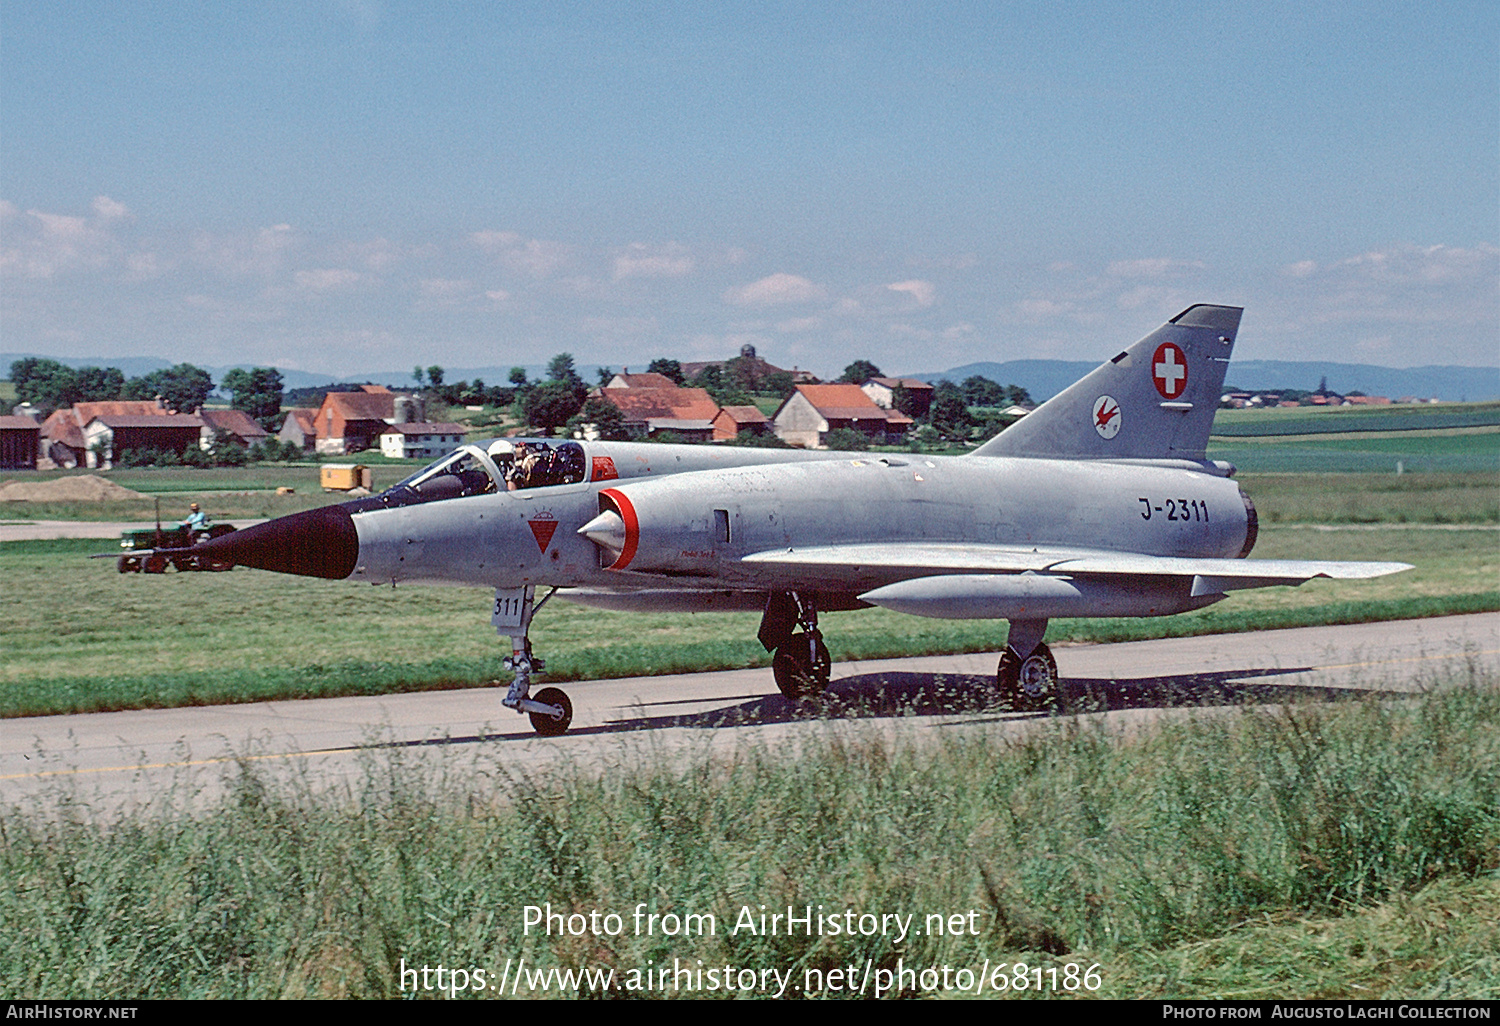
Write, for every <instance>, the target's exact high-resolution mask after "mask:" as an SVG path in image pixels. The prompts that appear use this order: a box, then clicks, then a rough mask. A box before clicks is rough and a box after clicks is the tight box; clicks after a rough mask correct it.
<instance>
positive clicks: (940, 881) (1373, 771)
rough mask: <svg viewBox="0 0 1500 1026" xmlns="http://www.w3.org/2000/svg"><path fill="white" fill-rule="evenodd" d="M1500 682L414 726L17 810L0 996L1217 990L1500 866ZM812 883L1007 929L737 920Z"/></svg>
mask: <svg viewBox="0 0 1500 1026" xmlns="http://www.w3.org/2000/svg"><path fill="white" fill-rule="evenodd" d="M1495 684H1496V681H1494V680H1478V681H1473V682H1470V684H1469V685H1468V686H1459V687H1454V688H1450V689H1444V690H1441V691H1437V692H1433V693H1430V694H1427V695H1426V696H1424V697H1422V698H1420V699H1417V700H1414V701H1402V702H1394V703H1392V702H1379V701H1375V700H1373V699H1366V700H1359V701H1348V702H1343V703H1337V704H1334V705H1325V706H1314V705H1298V706H1285V707H1282V708H1246V709H1242V710H1239V711H1234V710H1217V711H1198V712H1193V713H1190V712H1182V713H1180V714H1178V715H1176V716H1172V717H1163V718H1162V719H1160V720H1158V721H1157V722H1156V723H1154V724H1153V725H1150V726H1147V727H1137V728H1135V729H1134V730H1132V731H1131V732H1129V733H1127V734H1121V733H1120V731H1119V729H1117V728H1115V727H1111V726H1109V725H1107V724H1106V722H1105V721H1104V720H1103V719H1101V718H1078V719H1072V718H1060V719H1057V720H1052V721H1047V722H1041V723H1035V724H1032V725H1030V727H1029V729H1017V725H1016V724H1015V723H1010V724H995V723H989V724H984V723H982V722H973V721H971V722H970V724H969V726H967V727H964V726H950V727H947V728H942V729H934V728H926V729H924V730H919V729H917V728H915V727H913V728H911V729H899V727H898V729H896V730H893V731H882V730H879V729H877V728H874V727H871V726H869V725H868V724H847V723H841V724H832V723H829V724H824V725H821V726H820V725H819V724H817V723H816V722H814V723H809V724H807V725H805V726H804V727H803V728H802V729H801V730H800V731H796V732H792V733H791V734H778V735H775V736H776V737H778V738H782V740H777V741H771V740H769V739H768V736H765V735H759V734H757V733H755V732H750V733H749V734H748V735H747V737H746V738H745V739H744V742H743V743H740V744H738V745H737V746H734V745H730V746H723V745H719V746H715V747H713V748H710V747H708V745H707V743H706V742H705V743H704V745H703V746H702V747H701V748H690V749H689V751H688V752H687V753H685V754H684V753H683V752H681V751H665V750H662V749H660V748H659V747H658V746H659V741H658V740H656V739H657V738H659V737H660V735H651V736H650V737H649V738H648V739H647V740H645V741H643V742H641V743H639V744H636V745H631V744H628V743H627V744H626V745H625V746H624V747H622V748H621V749H619V750H617V751H616V752H615V754H614V755H612V756H609V757H607V761H608V762H610V764H611V768H610V770H609V771H608V772H605V773H600V772H599V771H598V770H597V769H596V768H592V767H583V766H569V765H566V764H564V765H562V766H561V767H555V768H553V769H550V770H549V771H548V772H547V773H546V774H545V775H543V774H540V773H538V774H534V775H533V774H515V773H511V772H507V771H506V770H505V769H503V768H501V767H499V766H498V765H496V764H493V763H487V762H486V761H485V760H484V759H482V758H480V759H476V761H475V763H474V764H473V765H471V766H469V767H467V768H465V769H463V770H461V771H456V770H452V769H446V770H445V769H437V768H433V764H432V763H429V762H421V761H419V760H418V759H417V757H416V756H414V755H413V753H412V752H411V751H402V750H394V751H393V750H382V751H379V752H372V753H371V754H370V756H369V759H368V763H367V765H366V766H365V767H364V772H363V774H362V776H361V777H360V783H359V784H358V785H356V786H354V787H353V788H352V789H351V790H350V791H348V792H346V793H339V794H333V793H327V792H321V793H320V792H318V791H316V789H314V788H313V787H312V786H311V785H310V784H309V783H307V782H305V781H297V780H294V781H293V782H291V783H286V782H278V781H277V780H274V779H272V778H270V777H268V776H263V775H262V774H261V771H258V770H257V769H256V768H255V764H253V763H251V762H248V761H247V762H245V763H244V764H242V765H241V766H240V767H239V768H238V769H237V770H236V771H235V780H234V783H233V786H232V788H231V796H230V797H229V798H228V799H226V800H224V801H222V802H220V803H218V804H217V805H216V806H215V807H214V808H212V809H210V810H208V811H206V812H200V813H198V814H194V815H187V814H182V813H179V814H177V815H175V816H165V815H158V816H156V817H146V816H140V817H137V818H134V819H131V820H129V821H128V822H125V823H123V824H117V825H115V826H112V827H105V826H99V825H90V824H87V823H77V822H70V821H68V820H67V819H66V817H59V816H56V815H52V816H39V815H35V814H33V815H30V816H28V815H22V814H20V813H17V812H11V813H9V814H7V815H5V816H4V817H3V818H0V841H3V844H0V872H3V873H4V877H5V879H6V880H7V881H8V884H9V886H8V887H6V888H5V889H4V890H3V891H0V895H3V897H0V926H3V929H0V980H3V985H0V989H3V991H4V992H5V993H6V994H7V995H8V996H22V995H24V996H31V997H63V996H68V997H90V998H105V997H179V996H182V997H187V996H194V997H199V996H215V997H273V996H314V997H317V996H361V997H390V996H396V995H397V994H399V993H400V988H401V980H400V977H399V967H400V964H401V961H402V960H403V959H404V960H405V963H406V964H407V965H408V966H410V965H412V964H427V965H431V966H436V965H437V964H439V963H442V964H444V965H446V966H449V967H454V966H460V967H470V968H475V967H479V968H486V969H488V970H490V971H492V972H494V973H497V974H498V972H499V971H500V968H501V966H502V965H504V964H505V962H506V960H507V959H516V958H519V957H521V956H525V957H526V958H527V959H528V960H530V961H531V963H532V964H536V965H564V966H575V965H579V964H583V963H588V964H590V965H593V966H612V967H614V968H616V969H617V970H618V971H619V972H622V973H623V972H624V971H626V970H627V969H629V968H632V967H645V966H646V965H647V964H648V961H649V962H651V963H653V964H657V965H660V964H662V963H663V962H670V961H671V960H672V959H673V958H681V959H684V960H687V961H693V960H697V959H702V960H703V961H704V963H706V964H709V965H713V964H724V963H728V964H731V965H734V966H771V965H774V966H777V967H778V968H781V969H782V970H783V971H785V970H792V971H794V972H795V973H796V974H797V978H798V980H799V981H800V979H801V973H802V972H803V970H804V969H805V968H808V967H819V968H832V967H836V966H840V965H847V964H849V963H851V962H854V963H858V964H861V965H862V964H863V962H864V960H865V959H866V958H868V959H872V960H874V962H875V964H877V965H880V966H885V967H891V966H894V965H895V964H896V962H897V960H898V959H904V960H905V964H906V965H908V966H910V965H913V964H916V965H928V964H941V963H944V962H947V963H950V964H953V965H959V964H965V965H970V964H971V965H972V966H974V967H976V968H977V967H978V966H979V964H980V963H981V962H983V961H984V960H985V959H990V960H992V961H993V962H1016V961H1026V962H1028V963H1030V964H1032V965H1038V964H1040V965H1059V966H1061V965H1062V964H1063V963H1065V962H1068V961H1072V962H1076V963H1083V964H1085V965H1087V964H1090V963H1098V964H1100V965H1101V966H1102V967H1103V976H1104V979H1105V984H1106V985H1105V988H1104V989H1103V990H1101V991H1100V992H1099V995H1100V996H1113V997H1140V996H1148V995H1149V996H1167V995H1171V994H1176V996H1191V995H1192V994H1202V993H1212V992H1223V991H1224V990H1226V989H1232V988H1233V987H1239V986H1242V985H1243V984H1244V983H1245V981H1244V980H1243V979H1241V978H1239V977H1236V978H1235V979H1233V980H1227V979H1226V978H1225V977H1224V975H1223V974H1220V975H1218V976H1215V977H1214V979H1213V982H1211V983H1209V984H1205V987H1206V988H1207V989H1204V990H1193V991H1185V990H1182V989H1181V988H1184V987H1185V986H1186V985H1185V984H1184V983H1183V982H1182V981H1181V979H1179V978H1176V977H1173V979H1172V980H1170V981H1167V982H1163V981H1162V980H1161V979H1159V978H1157V977H1156V976H1153V973H1155V972H1156V969H1151V968H1150V967H1153V966H1155V967H1157V968H1159V966H1160V964H1161V961H1162V959H1163V958H1169V957H1171V956H1170V952H1172V951H1173V950H1175V949H1176V948H1179V947H1181V946H1182V945H1190V944H1195V943H1200V942H1204V941H1208V940H1213V939H1215V938H1220V937H1223V936H1225V935H1227V934H1231V933H1233V932H1235V931H1238V930H1241V929H1242V928H1243V924H1245V923H1246V922H1247V921H1249V920H1259V921H1266V922H1271V921H1285V920H1287V919H1288V918H1291V919H1297V918H1302V917H1314V916H1322V917H1335V918H1337V917H1341V916H1342V917H1347V916H1351V915H1359V914H1361V913H1362V912H1364V911H1365V910H1368V909H1370V908H1372V907H1374V906H1375V905H1376V904H1377V903H1379V902H1385V901H1391V900H1398V901H1406V900H1408V899H1409V898H1410V897H1411V896H1412V895H1414V894H1417V893H1418V892H1420V891H1421V890H1422V889H1423V888H1424V887H1427V886H1428V885H1430V884H1432V883H1433V882H1434V881H1439V880H1449V881H1464V880H1484V879H1490V880H1493V879H1494V876H1495V874H1496V872H1497V870H1500V854H1497V846H1500V815H1497V809H1500V690H1497V689H1496V688H1495ZM757 737H760V738H762V740H760V741H755V740H754V739H755V738H757ZM721 740H723V738H721ZM175 797H176V798H177V799H180V800H181V801H182V802H184V803H186V802H187V801H189V800H190V799H191V797H192V796H190V795H177V796H175ZM547 902H550V903H551V904H552V906H553V908H554V909H557V910H560V911H563V912H565V913H567V912H575V911H577V912H583V913H587V912H589V911H590V910H593V909H598V910H601V911H615V912H617V913H619V914H621V915H622V916H624V917H625V918H626V922H627V923H628V922H629V915H630V913H631V911H632V910H633V909H634V908H635V907H636V905H637V903H641V902H644V903H646V904H647V905H648V907H649V908H650V909H651V910H653V911H656V912H660V913H667V912H676V913H678V914H686V913H713V914H714V915H715V916H716V917H717V924H718V928H717V931H716V933H715V934H714V935H713V936H702V937H698V936H694V937H690V938H683V937H664V936H662V935H661V934H660V932H658V933H656V934H655V935H653V936H637V935H635V933H634V931H633V930H632V929H630V928H628V927H627V929H625V930H624V932H623V933H622V934H621V935H619V936H590V935H585V936H582V937H577V936H563V937H559V936H554V937H551V938H547V937H545V936H540V935H538V933H537V932H535V931H533V933H532V934H531V935H530V936H526V935H524V933H523V929H522V909H523V907H524V906H525V905H543V904H544V903H547ZM808 904H811V905H813V906H814V907H816V906H817V905H819V904H822V905H823V906H824V907H825V909H826V910H828V911H838V912H842V911H843V910H844V909H853V910H855V911H857V912H876V913H881V912H899V913H903V914H904V913H915V914H916V920H915V922H916V923H917V925H918V926H920V925H922V924H923V922H924V917H925V916H926V915H927V914H929V913H944V914H951V913H965V912H967V911H969V910H970V909H973V910H977V912H978V913H979V914H978V916H977V918H976V922H977V924H978V926H979V931H978V935H977V936H970V935H967V934H962V935H947V934H945V935H942V936H938V935H933V934H926V933H923V934H920V935H915V936H912V937H909V938H907V939H906V941H905V942H904V943H900V944H898V943H896V942H895V941H894V940H893V939H892V938H891V937H881V936H871V937H854V938H848V937H837V938H831V937H821V938H820V937H817V936H812V937H807V936H801V935H794V936H785V935H782V936H774V937H772V936H761V935H759V934H749V933H745V932H741V933H739V934H738V935H731V933H730V927H731V925H732V924H733V922H734V920H735V917H736V914H737V913H738V911H739V909H740V907H741V906H745V905H747V906H750V907H751V908H752V909H753V910H758V908H759V906H761V905H764V906H767V908H768V909H770V910H777V909H782V908H784V907H785V906H787V905H792V906H794V907H796V908H797V909H799V910H800V909H801V908H802V907H803V906H805V905H808ZM1492 904H1493V903H1492ZM1470 933H1473V931H1470ZM1455 936H1457V930H1455ZM1465 936H1468V934H1466V935H1465ZM1432 943H1436V942H1432ZM1463 943H1481V944H1482V943H1484V941H1483V938H1482V935H1481V938H1480V940H1479V941H1464V942H1463ZM1164 953H1165V954H1164ZM1482 956H1483V952H1479V953H1477V954H1476V953H1475V952H1473V951H1466V952H1461V953H1460V954H1459V955H1458V956H1455V957H1456V959H1457V960H1456V962H1454V965H1458V966H1466V967H1468V969H1469V970H1473V967H1474V966H1476V965H1480V964H1481V963H1482V961H1483V958H1482ZM1347 957H1352V956H1347ZM1248 961H1249V963H1250V964H1251V965H1250V968H1249V969H1247V970H1246V971H1247V972H1249V973H1251V974H1255V973H1258V972H1259V971H1260V970H1258V969H1257V968H1256V967H1255V966H1254V962H1255V959H1254V958H1250V959H1249V960H1248ZM1143 967H1146V968H1143ZM1147 970H1149V971H1147ZM1435 971H1436V970H1429V972H1428V975H1429V976H1430V975H1431V973H1432V972H1435ZM1487 971H1488V972H1491V973H1492V974H1493V967H1491V969H1490V970H1487ZM1443 972H1445V973H1447V974H1448V976H1449V977H1452V976H1453V975H1454V973H1455V972H1459V976H1458V979H1457V982H1456V983H1455V984H1453V986H1455V987H1456V988H1457V990H1456V994H1458V995H1459V996H1462V995H1463V994H1469V995H1471V996H1473V995H1475V994H1477V993H1479V992H1480V991H1481V990H1482V988H1483V987H1487V986H1488V987H1492V986H1494V985H1495V980H1494V979H1493V978H1490V977H1486V979H1488V982H1484V980H1479V981H1478V982H1476V981H1475V980H1472V979H1467V978H1464V977H1463V975H1462V972H1460V971H1459V970H1455V969H1454V968H1453V966H1452V965H1450V966H1449V967H1448V968H1447V969H1444V970H1443ZM1231 975H1232V974H1231ZM1401 979H1402V981H1403V982H1402V983H1401V984H1400V985H1401V986H1403V987H1405V986H1416V984H1413V983H1412V982H1411V978H1410V976H1409V975H1404V976H1402V977H1401ZM1365 980H1366V983H1370V982H1371V981H1370V979H1369V977H1368V976H1366V977H1365ZM1153 981H1154V982H1153ZM1253 982H1255V985H1257V986H1262V987H1264V986H1265V985H1266V980H1265V978H1264V977H1263V976H1262V977H1257V979H1256V981H1253ZM1372 985H1373V986H1376V987H1377V988H1378V987H1379V983H1378V980H1377V981H1376V982H1375V983H1374V984H1372ZM1466 988H1467V989H1466ZM1476 988H1478V989H1477V990H1476ZM1282 993H1286V991H1285V990H1283V991H1282ZM1365 996H1379V993H1378V992H1377V993H1374V994H1366V995H1365ZM1388 996H1393V997H1394V996H1401V995H1400V994H1398V993H1395V992H1390V993H1389V994H1388Z"/></svg>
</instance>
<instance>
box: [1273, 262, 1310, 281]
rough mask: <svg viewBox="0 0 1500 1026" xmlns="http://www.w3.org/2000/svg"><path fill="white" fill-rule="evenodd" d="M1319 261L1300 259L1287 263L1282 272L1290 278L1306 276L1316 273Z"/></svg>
mask: <svg viewBox="0 0 1500 1026" xmlns="http://www.w3.org/2000/svg"><path fill="white" fill-rule="evenodd" d="M1317 270H1318V262H1317V261H1316V260H1298V261H1297V262H1296V263H1295V264H1287V265H1286V266H1285V267H1283V268H1282V269H1281V273H1282V274H1284V275H1286V276H1287V277H1288V278H1306V277H1307V276H1308V275H1310V274H1314V273H1316V272H1317Z"/></svg>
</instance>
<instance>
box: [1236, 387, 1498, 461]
mask: <svg viewBox="0 0 1500 1026" xmlns="http://www.w3.org/2000/svg"><path fill="white" fill-rule="evenodd" d="M1208 457H1209V459H1216V460H1227V461H1228V462H1230V463H1233V464H1234V465H1235V466H1237V467H1238V468H1239V469H1240V471H1241V472H1242V473H1245V474H1257V473H1315V474H1316V473H1320V474H1379V473H1388V474H1396V473H1397V472H1398V471H1399V472H1401V473H1408V474H1409V473H1419V474H1441V473H1450V474H1452V473H1463V474H1485V475H1490V476H1491V478H1492V479H1493V478H1494V475H1496V474H1497V472H1500V403H1442V404H1439V405H1434V406H1429V405H1411V406H1378V407H1368V408H1366V407H1336V408H1326V409H1325V408H1318V407H1296V408H1287V409H1272V410H1220V411H1219V412H1218V414H1217V415H1216V416H1215V418H1214V429H1213V437H1212V438H1211V440H1210V441H1209V446H1208Z"/></svg>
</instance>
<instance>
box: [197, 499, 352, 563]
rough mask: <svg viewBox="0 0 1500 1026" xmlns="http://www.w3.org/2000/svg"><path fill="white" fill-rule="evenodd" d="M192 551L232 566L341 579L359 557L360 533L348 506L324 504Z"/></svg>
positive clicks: (216, 539) (222, 536) (208, 542)
mask: <svg viewBox="0 0 1500 1026" xmlns="http://www.w3.org/2000/svg"><path fill="white" fill-rule="evenodd" d="M192 551H193V552H195V553H200V554H202V555H205V556H208V557H210V558H212V559H215V560H221V561H223V562H227V563H234V564H236V565H237V566H253V567H255V568H256V569H257V570H274V571H275V572H276V573H279V574H301V575H302V576H303V577H326V578H327V579H329V580H331V581H340V580H343V579H344V578H345V577H348V576H349V575H350V574H352V573H353V572H354V567H355V564H356V563H358V561H359V533H358V532H357V531H355V529H354V519H353V518H352V517H351V516H350V515H349V511H348V510H346V509H344V508H343V507H341V506H324V507H322V508H321V509H310V510H305V511H304V512H302V513H293V514H292V515H291V516H285V517H277V518H276V519H275V520H268V521H266V522H265V523H264V524H256V525H255V526H254V527H247V528H245V529H244V530H243V531H235V532H233V533H231V534H226V535H221V536H220V537H218V538H215V539H213V540H212V541H207V542H204V543H203V544H201V545H197V546H194V547H193V550H192Z"/></svg>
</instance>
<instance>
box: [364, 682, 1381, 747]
mask: <svg viewBox="0 0 1500 1026" xmlns="http://www.w3.org/2000/svg"><path fill="white" fill-rule="evenodd" d="M1311 669H1312V667H1305V666H1294V667H1277V668H1274V669H1245V670H1226V671H1222V672H1219V673H1191V674H1178V675H1173V676H1161V677H1137V678H1129V679H1118V680H1108V679H1099V678H1087V677H1080V678H1069V679H1064V680H1061V681H1059V683H1058V694H1059V699H1060V703H1059V708H1060V711H1061V712H1063V713H1065V714H1079V713H1092V712H1115V711H1118V710H1125V709H1168V708H1177V707H1187V706H1207V705H1215V706H1222V705H1268V704H1269V705H1281V704H1283V703H1287V702H1298V701H1316V702H1331V701H1340V700H1347V699H1350V698H1355V697H1358V696H1361V695H1364V694H1367V693H1369V692H1368V690H1367V689H1361V688H1348V687H1317V686H1309V685H1301V684H1272V683H1256V682H1253V681H1251V680H1247V678H1272V677H1281V676H1287V675H1291V674H1298V673H1306V672H1309V671H1310V670H1311ZM713 701H717V702H723V701H731V702H734V703H735V704H732V705H727V706H725V705H720V706H719V707H717V708H714V709H711V710H706V711H703V712H692V713H671V712H667V711H665V708H664V707H669V706H682V705H700V704H704V701H703V700H688V701H684V700H680V699H679V700H672V701H661V702H644V703H641V704H639V705H637V706H636V707H635V708H636V710H638V715H635V716H631V717H628V718H624V719H618V720H611V721H609V722H608V723H603V724H599V725H597V726H592V727H579V728H574V729H573V730H570V731H569V732H568V734H567V735H566V736H565V737H560V738H557V739H556V740H557V741H560V742H565V741H566V740H567V738H568V737H578V736H583V735H589V734H613V733H623V732H626V731H638V730H661V729H665V728H668V727H697V728H708V729H713V728H721V727H743V726H754V725H758V724H772V723H790V722H796V721H799V720H819V719H830V720H832V719H838V720H854V719H881V718H886V719H890V718H898V717H912V716H946V715H955V714H966V716H965V719H964V722H965V723H976V722H979V723H982V722H996V721H1000V720H1021V719H1039V718H1043V717H1045V716H1047V715H1049V713H1046V712H1025V711H1017V710H1014V709H1011V708H1008V707H1007V706H1006V705H1005V703H1004V702H1003V701H1002V699H1001V697H1000V695H999V694H998V693H997V691H996V690H995V684H994V678H992V677H980V676H975V675H971V674H959V673H868V674H860V675H858V676H854V677H844V678H842V679H839V680H835V681H834V682H833V683H832V684H830V685H829V687H828V690H827V691H826V692H824V693H823V694H822V695H820V696H819V697H817V698H814V699H805V700H803V701H800V702H795V703H794V702H790V701H788V700H787V699H785V698H782V697H781V696H780V695H743V696H740V697H739V698H738V699H727V700H726V699H716V700H713ZM658 710H661V711H658ZM975 714H978V715H977V718H976V715H975ZM535 738H536V735H535V734H533V733H531V732H530V731H516V732H513V733H510V732H507V733H497V734H488V735H482V736H470V737H448V738H442V739H429V740H425V741H410V742H397V743H396V745H395V746H420V745H433V744H466V743H468V744H472V743H475V742H481V741H530V740H535ZM376 747H387V745H384V744H383V745H378V746H376Z"/></svg>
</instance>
